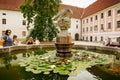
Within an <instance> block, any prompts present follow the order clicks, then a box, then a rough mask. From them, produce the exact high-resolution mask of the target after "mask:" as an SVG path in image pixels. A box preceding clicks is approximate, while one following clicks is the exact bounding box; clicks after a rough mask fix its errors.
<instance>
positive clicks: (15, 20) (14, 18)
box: [0, 10, 28, 38]
mask: <svg viewBox="0 0 120 80" xmlns="http://www.w3.org/2000/svg"><path fill="white" fill-rule="evenodd" d="M3 13H5V14H6V15H3ZM2 19H6V24H2ZM23 20H25V19H24V18H23V15H22V13H21V12H20V11H12V10H0V37H2V31H5V30H6V29H11V30H12V35H11V36H13V35H17V36H18V38H26V36H27V33H28V32H27V29H26V25H23V24H22V21H23ZM22 31H25V32H26V36H22Z"/></svg>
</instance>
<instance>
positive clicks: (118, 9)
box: [117, 6, 120, 14]
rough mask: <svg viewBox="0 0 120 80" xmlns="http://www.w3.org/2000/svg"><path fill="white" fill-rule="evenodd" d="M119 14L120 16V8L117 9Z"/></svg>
mask: <svg viewBox="0 0 120 80" xmlns="http://www.w3.org/2000/svg"><path fill="white" fill-rule="evenodd" d="M117 14H120V6H119V7H117Z"/></svg>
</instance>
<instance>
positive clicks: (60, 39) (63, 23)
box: [53, 9, 73, 59]
mask: <svg viewBox="0 0 120 80" xmlns="http://www.w3.org/2000/svg"><path fill="white" fill-rule="evenodd" d="M72 14H73V12H72V10H71V9H63V10H61V11H60V12H59V13H58V14H57V15H56V16H55V17H54V18H53V20H54V21H55V22H56V24H57V26H58V27H59V28H60V32H59V33H58V34H57V37H56V43H55V45H56V51H57V53H56V56H58V57H62V58H64V59H65V58H67V57H71V56H72V46H73V43H72V38H71V36H70V34H69V33H68V28H70V25H71V16H72Z"/></svg>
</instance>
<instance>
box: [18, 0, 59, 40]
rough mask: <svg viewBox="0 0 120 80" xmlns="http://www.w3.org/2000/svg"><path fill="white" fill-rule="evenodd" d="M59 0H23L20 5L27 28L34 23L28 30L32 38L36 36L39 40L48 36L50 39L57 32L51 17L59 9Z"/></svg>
mask: <svg viewBox="0 0 120 80" xmlns="http://www.w3.org/2000/svg"><path fill="white" fill-rule="evenodd" d="M60 3H61V0H25V1H24V3H23V4H22V5H21V6H20V9H21V11H22V13H23V17H24V18H26V19H27V21H28V23H27V28H28V30H29V28H30V25H32V24H33V25H34V28H33V29H32V30H31V31H30V35H29V36H32V37H33V38H35V37H38V39H39V40H41V41H42V40H43V39H44V38H48V40H49V41H51V40H52V39H53V38H54V37H56V34H57V32H58V30H57V28H56V27H55V25H54V23H53V20H52V17H53V16H54V15H56V14H57V13H58V11H59V4H60Z"/></svg>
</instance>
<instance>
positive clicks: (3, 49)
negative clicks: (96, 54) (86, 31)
mask: <svg viewBox="0 0 120 80" xmlns="http://www.w3.org/2000/svg"><path fill="white" fill-rule="evenodd" d="M43 48H55V44H40V45H18V46H11V47H1V48H0V54H1V53H9V52H11V51H15V50H27V49H43ZM73 48H75V49H85V50H102V51H113V52H116V53H119V54H120V48H118V47H109V46H92V45H74V46H73Z"/></svg>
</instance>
